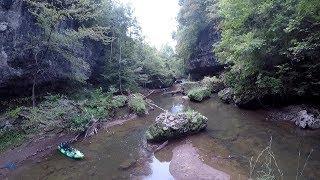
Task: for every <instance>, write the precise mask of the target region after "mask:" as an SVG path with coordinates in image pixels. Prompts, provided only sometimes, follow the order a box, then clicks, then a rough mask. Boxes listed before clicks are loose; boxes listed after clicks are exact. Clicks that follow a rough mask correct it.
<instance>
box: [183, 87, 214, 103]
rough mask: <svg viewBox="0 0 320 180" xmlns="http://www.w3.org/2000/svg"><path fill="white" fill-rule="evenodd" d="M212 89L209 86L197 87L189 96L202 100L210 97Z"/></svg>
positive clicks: (192, 98)
mask: <svg viewBox="0 0 320 180" xmlns="http://www.w3.org/2000/svg"><path fill="white" fill-rule="evenodd" d="M210 95H211V91H210V89H208V87H196V88H193V89H191V90H190V91H189V93H188V97H189V98H190V100H193V101H198V102H201V101H203V100H204V99H206V98H208V97H210Z"/></svg>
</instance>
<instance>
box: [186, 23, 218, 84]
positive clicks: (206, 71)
mask: <svg viewBox="0 0 320 180" xmlns="http://www.w3.org/2000/svg"><path fill="white" fill-rule="evenodd" d="M220 38H221V37H220V32H219V31H218V30H217V28H216V27H214V26H212V25H210V26H208V27H206V28H205V29H204V30H203V31H202V32H200V35H199V37H198V42H197V47H196V51H195V52H194V53H193V54H192V55H191V57H190V59H189V61H188V66H187V68H188V71H189V73H190V74H191V75H192V76H193V77H194V78H196V79H198V78H201V77H203V76H206V75H212V74H218V73H219V72H221V71H222V70H223V69H224V65H222V64H220V63H219V62H218V59H217V57H216V56H215V54H214V53H213V51H212V46H213V44H214V43H217V42H218V41H219V40H220Z"/></svg>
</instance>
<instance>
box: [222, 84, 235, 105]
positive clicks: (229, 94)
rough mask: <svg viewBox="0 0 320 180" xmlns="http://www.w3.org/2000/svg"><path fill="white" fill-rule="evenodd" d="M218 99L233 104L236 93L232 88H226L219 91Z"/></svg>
mask: <svg viewBox="0 0 320 180" xmlns="http://www.w3.org/2000/svg"><path fill="white" fill-rule="evenodd" d="M218 97H219V98H220V99H221V101H222V102H224V103H227V104H229V103H231V102H233V97H234V91H233V89H232V88H225V89H223V90H221V91H219V93H218Z"/></svg>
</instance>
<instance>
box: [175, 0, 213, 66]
mask: <svg viewBox="0 0 320 180" xmlns="http://www.w3.org/2000/svg"><path fill="white" fill-rule="evenodd" d="M180 6H181V9H180V12H179V15H178V22H179V28H178V32H177V41H178V44H177V53H178V54H179V56H180V57H181V58H182V59H184V60H188V59H189V58H190V57H191V54H192V53H193V52H196V51H197V41H198V37H199V36H200V32H201V31H202V30H204V29H205V28H206V27H207V26H208V25H209V24H212V23H213V22H214V21H216V20H217V19H218V17H217V15H216V13H215V12H216V6H215V0H183V1H180Z"/></svg>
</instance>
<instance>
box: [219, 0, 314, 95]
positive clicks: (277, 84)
mask: <svg viewBox="0 0 320 180" xmlns="http://www.w3.org/2000/svg"><path fill="white" fill-rule="evenodd" d="M218 4H219V14H220V16H221V17H222V22H221V25H220V26H221V29H222V40H221V42H220V43H219V45H218V46H216V48H215V52H216V53H217V54H218V56H219V58H220V60H221V61H222V62H227V63H231V64H234V66H232V69H231V71H230V72H228V73H227V83H228V84H229V85H230V86H232V87H233V88H234V89H235V90H236V94H238V95H240V94H248V95H249V96H251V97H253V98H258V99H260V98H263V97H265V96H268V95H272V96H280V95H281V96H282V95H285V96H319V95H320V94H319V90H318V89H319V85H320V78H319V77H320V74H319V70H317V69H318V68H319V66H320V60H319V50H320V44H319V42H320V41H319V40H320V32H319V28H320V24H319V22H320V14H319V10H320V3H319V2H318V1H309V0H287V1H274V0H259V1H252V0H243V1H237V0H219V1H218Z"/></svg>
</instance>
